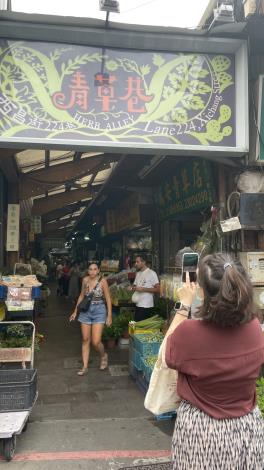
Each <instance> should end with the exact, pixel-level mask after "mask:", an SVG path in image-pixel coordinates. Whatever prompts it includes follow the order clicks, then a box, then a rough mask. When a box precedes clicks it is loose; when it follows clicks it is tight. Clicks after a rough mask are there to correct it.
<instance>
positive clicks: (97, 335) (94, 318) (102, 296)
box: [70, 263, 112, 376]
mask: <svg viewBox="0 0 264 470" xmlns="http://www.w3.org/2000/svg"><path fill="white" fill-rule="evenodd" d="M87 296H89V302H87V310H84V311H83V310H81V312H80V314H79V316H78V321H79V322H80V323H81V331H82V360H83V367H82V369H81V370H80V371H79V372H78V375H80V376H83V375H85V374H86V373H87V372H88V363H89V356H90V343H91V342H92V345H93V346H94V348H95V349H96V351H98V352H99V354H100V357H101V362H100V370H105V369H106V368H107V367H108V355H107V353H106V352H105V349H104V345H103V343H102V333H103V329H104V325H105V324H106V325H107V326H111V324H112V302H111V297H110V292H109V288H108V284H107V281H106V280H105V279H103V278H102V277H100V270H99V266H98V265H97V263H90V265H89V267H88V276H85V277H84V278H83V281H82V290H81V294H80V296H79V298H78V300H77V304H76V307H75V309H74V312H73V313H72V315H71V316H70V321H73V320H75V319H76V317H77V314H78V306H80V305H81V303H82V304H83V303H85V300H87V299H86V297H87ZM105 304H106V305H105Z"/></svg>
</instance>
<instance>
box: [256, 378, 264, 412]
mask: <svg viewBox="0 0 264 470" xmlns="http://www.w3.org/2000/svg"><path fill="white" fill-rule="evenodd" d="M257 400H258V406H259V409H260V411H261V413H262V416H263V418H264V377H261V378H260V379H258V380H257Z"/></svg>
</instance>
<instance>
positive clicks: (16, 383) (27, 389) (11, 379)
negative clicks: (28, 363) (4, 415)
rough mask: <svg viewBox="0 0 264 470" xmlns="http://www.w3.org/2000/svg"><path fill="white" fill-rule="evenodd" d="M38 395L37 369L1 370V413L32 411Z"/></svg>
mask: <svg viewBox="0 0 264 470" xmlns="http://www.w3.org/2000/svg"><path fill="white" fill-rule="evenodd" d="M36 394H37V371H36V369H18V370H17V369H15V370H0V412H7V411H26V410H30V409H31V408H32V406H33V403H34V401H35V398H36Z"/></svg>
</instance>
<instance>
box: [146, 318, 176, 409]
mask: <svg viewBox="0 0 264 470" xmlns="http://www.w3.org/2000/svg"><path fill="white" fill-rule="evenodd" d="M184 320H185V318H184V317H180V316H178V315H176V316H175V317H174V319H173V321H172V324H171V326H170V328H169V330H168V332H167V334H166V336H165V338H164V340H163V342H162V344H161V346H160V350H159V354H158V359H157V362H156V364H155V366H154V369H153V372H152V375H151V378H150V383H149V388H148V391H147V394H146V397H145V402H144V406H145V408H146V409H147V410H148V411H150V412H151V413H153V414H154V415H160V414H163V413H170V412H171V411H175V410H176V408H178V406H179V404H180V402H181V398H180V397H179V396H178V395H177V391H176V388H177V380H178V372H177V371H176V370H174V369H169V368H168V366H167V365H166V362H165V351H166V342H167V338H168V336H169V335H170V334H171V333H173V331H174V330H175V328H177V326H178V325H179V324H180V323H181V322H182V321H184Z"/></svg>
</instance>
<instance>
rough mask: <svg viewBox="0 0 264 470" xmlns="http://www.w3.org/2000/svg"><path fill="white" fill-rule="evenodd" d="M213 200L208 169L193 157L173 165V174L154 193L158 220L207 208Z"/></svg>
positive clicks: (212, 185)
mask: <svg viewBox="0 0 264 470" xmlns="http://www.w3.org/2000/svg"><path fill="white" fill-rule="evenodd" d="M214 199H215V191H214V181H213V175H212V168H211V164H210V162H207V161H206V160H193V161H189V162H186V163H182V164H179V165H177V168H176V172H175V174H174V175H173V176H170V177H169V178H168V179H166V180H165V182H164V183H162V185H161V186H160V188H159V189H158V191H157V194H156V203H157V206H158V212H159V216H160V218H161V219H162V220H165V219H169V218H170V217H173V216H177V215H178V214H183V213H186V212H191V211H194V210H198V209H202V208H204V207H208V206H209V207H210V205H211V204H212V203H213V202H214Z"/></svg>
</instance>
